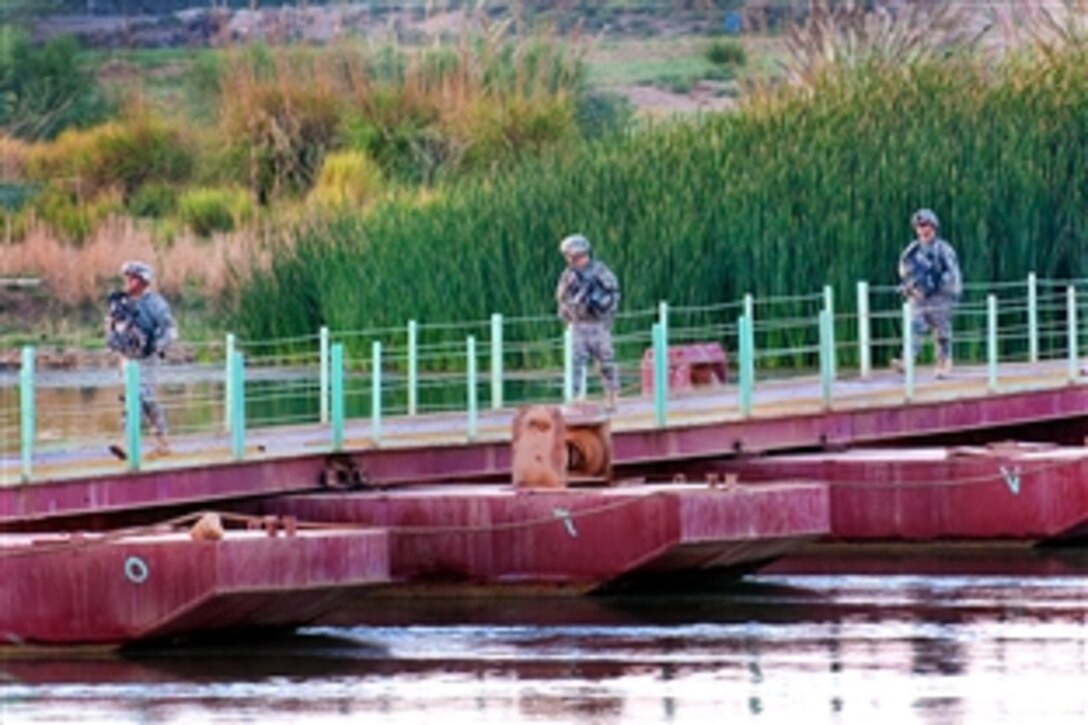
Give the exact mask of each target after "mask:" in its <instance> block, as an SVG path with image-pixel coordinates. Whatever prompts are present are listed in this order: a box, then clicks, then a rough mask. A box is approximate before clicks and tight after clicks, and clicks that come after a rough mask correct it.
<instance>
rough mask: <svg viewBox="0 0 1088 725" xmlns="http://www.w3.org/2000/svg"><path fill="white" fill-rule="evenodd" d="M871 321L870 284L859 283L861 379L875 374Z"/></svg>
mask: <svg viewBox="0 0 1088 725" xmlns="http://www.w3.org/2000/svg"><path fill="white" fill-rule="evenodd" d="M870 324H871V323H870V320H869V283H868V282H858V368H859V371H860V375H861V379H862V380H868V379H869V377H870V376H871V375H872V373H873V350H872V330H871V329H870Z"/></svg>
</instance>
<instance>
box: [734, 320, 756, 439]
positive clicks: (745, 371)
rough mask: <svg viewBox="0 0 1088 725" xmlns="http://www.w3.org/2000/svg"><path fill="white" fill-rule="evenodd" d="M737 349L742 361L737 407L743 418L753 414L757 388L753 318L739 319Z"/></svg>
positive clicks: (739, 373) (738, 366) (738, 371)
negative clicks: (753, 348) (754, 393)
mask: <svg viewBox="0 0 1088 725" xmlns="http://www.w3.org/2000/svg"><path fill="white" fill-rule="evenodd" d="M737 337H738V338H739V339H738V341H737V347H738V349H739V354H740V359H739V360H738V361H737V373H738V375H739V377H740V381H739V383H738V387H737V407H738V408H739V409H740V414H741V417H743V418H747V417H748V416H750V415H751V414H752V393H753V389H754V387H755V365H754V361H753V355H754V351H753V350H752V339H753V335H752V318H751V317H748V315H741V316H740V317H739V318H737Z"/></svg>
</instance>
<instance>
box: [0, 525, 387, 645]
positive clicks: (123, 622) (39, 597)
mask: <svg viewBox="0 0 1088 725" xmlns="http://www.w3.org/2000/svg"><path fill="white" fill-rule="evenodd" d="M387 543H388V541H387V538H386V534H385V533H384V532H381V531H366V530H358V531H351V530H339V531H299V532H297V533H295V534H294V535H291V536H288V535H285V534H283V533H280V534H279V535H277V536H274V537H273V536H269V535H268V534H267V533H265V532H264V531H231V532H228V533H227V534H226V536H225V538H223V539H221V540H219V541H194V540H192V539H190V538H189V536H188V535H187V534H184V533H178V534H161V535H149V536H126V537H119V538H111V537H110V536H109V535H108V534H106V535H98V534H93V535H92V534H73V535H46V534H41V535H5V536H0V582H3V584H2V585H0V642H2V643H4V644H8V645H23V644H64V645H72V644H81V645H93V644H101V645H120V644H126V643H130V642H135V641H139V640H147V639H158V638H163V637H174V636H181V635H192V634H197V633H202V632H210V631H217V630H226V629H230V630H232V631H239V630H246V629H255V628H270V627H276V628H282V627H294V626H299V625H304V624H307V623H310V622H313V621H315V620H318V619H320V618H322V617H325V616H328V615H330V614H332V613H334V612H336V611H338V610H340V609H341V608H342V607H345V606H349V605H350V606H357V605H358V601H357V598H358V595H359V594H360V593H361V592H363V591H366V590H368V589H369V588H370V587H372V586H373V585H375V584H380V583H383V582H386V581H388V578H389V568H388V561H389V559H388V547H387Z"/></svg>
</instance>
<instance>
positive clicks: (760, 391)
mask: <svg viewBox="0 0 1088 725" xmlns="http://www.w3.org/2000/svg"><path fill="white" fill-rule="evenodd" d="M1067 369H1068V368H1067V364H1066V362H1065V361H1064V360H1060V361H1050V362H1044V363H1039V364H1035V365H1026V364H1025V365H1014V364H1006V365H1003V366H1002V368H1001V377H1000V379H999V380H998V386H997V389H996V390H990V386H989V384H988V378H987V371H986V369H985V368H981V367H973V368H960V369H958V370H957V371H956V373H955V374H954V376H953V377H952V378H951V379H947V380H934V379H933V377H932V375H931V374H930V372H929V371H928V370H925V369H920V370H919V371H918V374H917V376H916V383H915V388H914V394H913V396H912V397H911V399H910V401H909V402H908V401H906V400H905V395H904V384H903V379H902V377H901V376H899V375H896V374H893V373H891V372H886V371H882V372H878V373H875V374H874V375H873V377H872V378H871V379H869V380H860V379H844V380H839V381H837V382H835V384H834V386H833V390H832V398H831V403H830V405H825V404H824V402H823V399H822V395H821V387H820V381H819V379H817V378H813V377H798V378H793V379H788V380H779V381H766V382H764V381H761V382H760V383H759V385H757V386H756V389H755V391H754V398H753V407H752V412H751V414H750V415H748V416H742V415H741V413H740V410H739V408H738V404H737V403H738V401H737V390H736V388H735V387H732V386H724V387H720V388H714V389H701V390H700V391H699V392H697V393H694V394H685V395H675V396H673V397H671V398H670V400H669V401H668V414H667V423H666V425H665V426H664V427H657V426H656V425H655V421H654V407H653V402H652V401H651V400H649V399H646V398H634V399H625V400H622V401H621V403H620V407H619V410H618V411H617V412H616V413H615V414H614V415H613V416H612V419H611V425H612V430H613V442H614V451H613V454H614V463H615V465H616V466H617V467H618V468H619V469H620V471H621V472H622V471H623V470H624V469H625V468H631V469H632V470H634V469H635V468H639V467H642V468H643V469H651V470H652V468H653V466H655V465H657V464H661V463H665V462H668V461H672V460H690V459H697V458H712V457H720V456H723V455H732V454H734V453H736V452H740V451H744V452H762V451H774V450H791V449H799V448H806V447H815V446H825V447H826V446H831V447H837V446H846V445H853V444H862V443H873V442H880V441H894V440H904V439H917V438H924V437H934V436H937V437H939V436H944V435H948V434H951V433H958V432H962V431H970V430H976V431H985V430H992V429H1014V428H1017V427H1022V426H1029V425H1032V424H1040V423H1057V422H1062V421H1065V422H1070V421H1076V420H1080V419H1083V418H1085V417H1086V416H1088V387H1086V386H1084V385H1082V384H1081V383H1082V381H1083V379H1081V380H1077V381H1074V382H1070V381H1069V380H1068V373H1067ZM511 419H512V410H510V409H506V410H498V411H487V412H484V413H481V415H480V418H479V420H478V427H477V431H478V434H477V436H476V437H475V439H474V440H471V441H469V440H468V439H467V430H468V421H467V418H466V415H465V414H463V413H461V414H441V415H426V416H418V417H411V418H410V417H406V416H400V417H387V418H385V419H383V420H382V424H381V429H380V437H379V439H378V440H375V439H374V437H373V436H372V432H373V429H372V426H371V422H370V421H369V420H366V419H361V420H360V419H357V420H351V421H349V422H348V425H347V426H346V430H345V437H344V447H343V455H342V456H341V458H342V461H346V462H347V464H348V465H350V466H354V467H355V468H356V469H357V470H358V472H359V475H360V476H361V477H362V478H363V479H364V480H365V481H367V482H370V483H372V484H380V485H396V484H400V483H419V482H428V481H445V480H473V479H475V480H482V479H488V478H490V479H496V478H503V477H505V476H507V475H508V473H509V467H510V451H509V438H510V426H511ZM330 453H332V446H331V434H330V428H329V426H327V425H316V424H315V425H303V426H290V427H276V428H263V429H258V430H251V431H248V434H247V441H246V453H245V456H244V458H243V459H242V460H235V459H234V457H233V456H232V452H231V445H230V438H229V436H228V435H226V434H217V435H200V436H192V437H185V438H179V439H178V440H176V441H175V450H174V452H173V453H172V454H170V455H169V456H166V457H164V458H160V459H151V458H145V461H144V465H143V468H142V470H141V471H139V472H134V471H129V470H127V468H126V464H124V463H122V462H120V461H117V460H116V459H114V458H112V457H110V456H109V454H108V453H107V452H106V450H105V443H103V444H102V446H101V447H97V446H95V447H90V446H87V445H84V446H83V447H80V448H74V449H69V448H65V447H63V446H60V445H54V446H52V447H50V448H48V449H43V450H39V451H37V452H36V455H35V459H34V465H33V472H34V475H33V478H34V480H33V481H32V482H31V483H28V484H24V483H21V482H20V462H19V460H18V459H17V458H14V457H11V456H9V457H7V458H4V459H3V460H2V461H0V477H2V478H0V482H2V484H3V486H2V487H0V525H2V524H4V523H5V522H6V523H8V524H10V523H12V522H13V521H17V520H20V519H26V518H27V517H29V518H34V517H37V516H64V515H68V514H72V515H75V514H78V513H80V512H88V511H102V510H110V509H112V508H117V509H121V508H130V507H133V506H140V505H153V504H154V505H159V506H161V505H163V504H165V503H168V502H175V503H184V502H192V501H197V500H208V499H209V498H213V499H214V498H218V499H229V498H237V497H243V496H254V495H260V494H267V493H269V492H291V491H305V490H310V489H313V488H314V487H316V486H317V485H318V481H319V477H320V476H321V474H322V472H323V471H325V469H326V467H327V465H328V459H329V455H330Z"/></svg>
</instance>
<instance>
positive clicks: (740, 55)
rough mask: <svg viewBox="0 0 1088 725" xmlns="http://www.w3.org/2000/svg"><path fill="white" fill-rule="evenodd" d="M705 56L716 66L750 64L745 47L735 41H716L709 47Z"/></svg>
mask: <svg viewBox="0 0 1088 725" xmlns="http://www.w3.org/2000/svg"><path fill="white" fill-rule="evenodd" d="M704 55H705V57H706V59H707V60H708V61H710V62H711V63H713V64H714V65H729V66H741V65H744V64H745V63H747V62H748V56H747V54H746V53H745V52H744V46H742V45H741V44H740V43H738V42H736V41H735V40H714V41H712V42H711V43H710V44H709V45H707V47H706V51H705V53H704Z"/></svg>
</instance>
